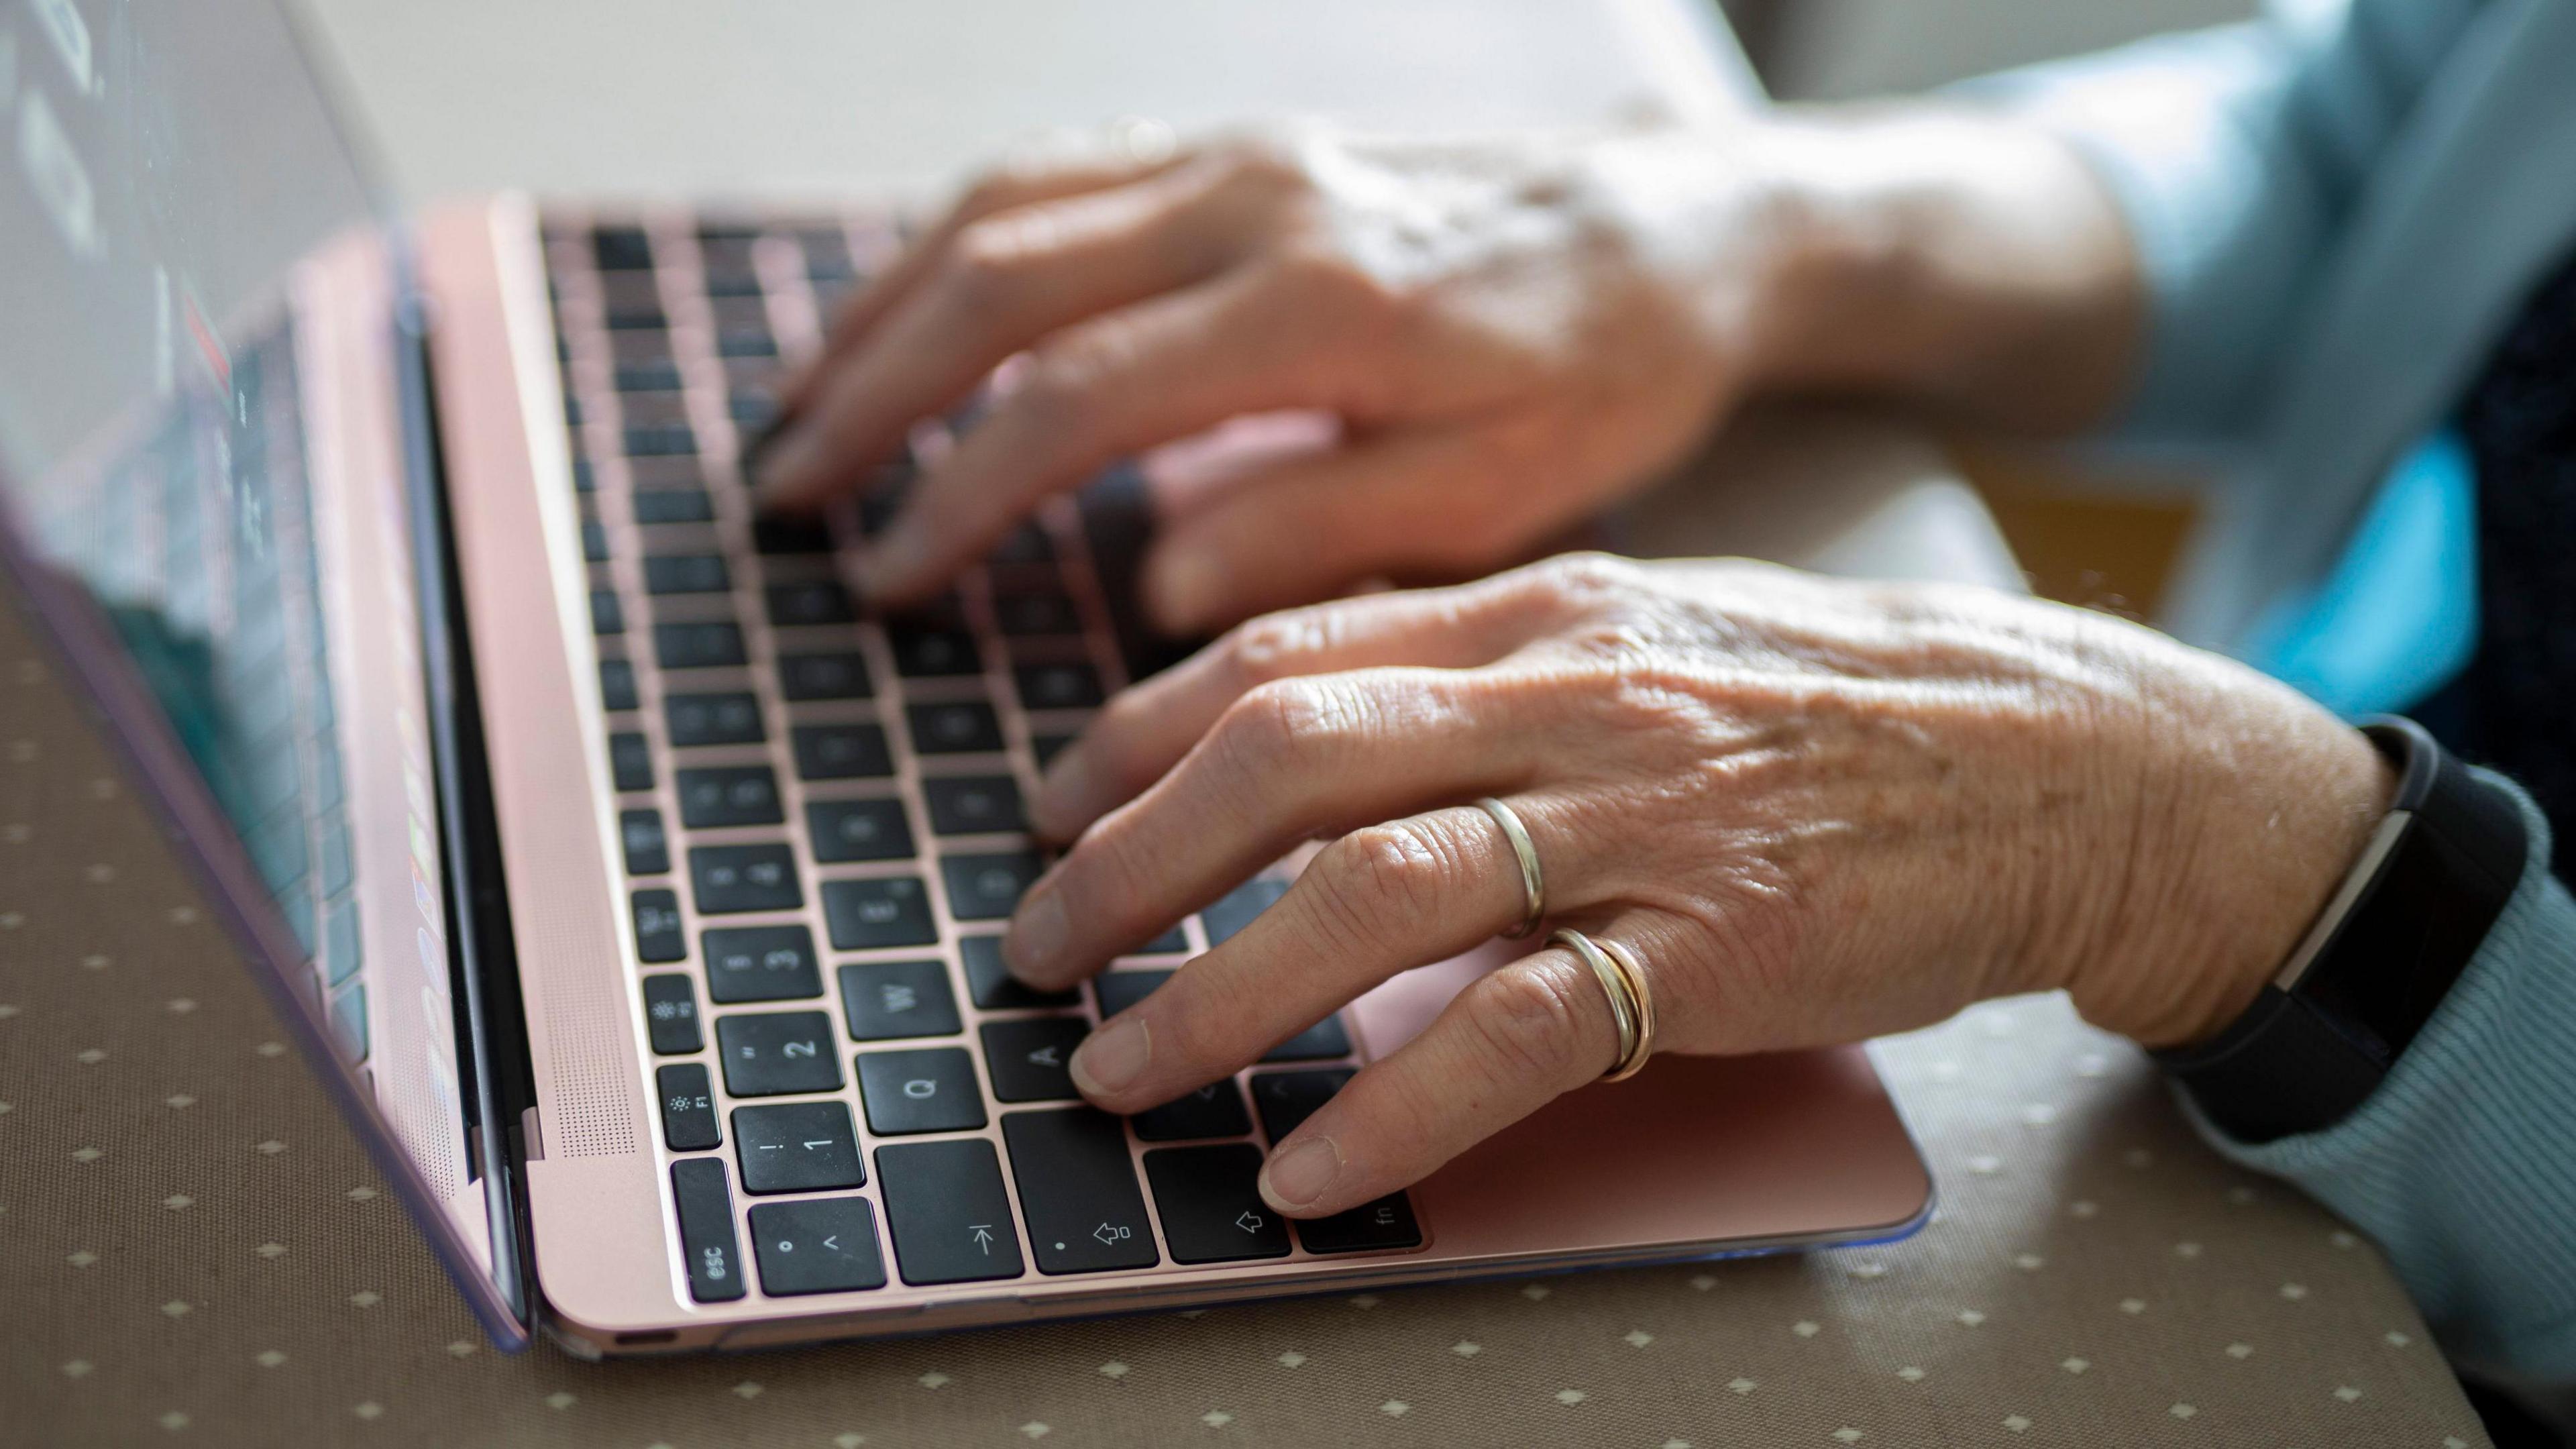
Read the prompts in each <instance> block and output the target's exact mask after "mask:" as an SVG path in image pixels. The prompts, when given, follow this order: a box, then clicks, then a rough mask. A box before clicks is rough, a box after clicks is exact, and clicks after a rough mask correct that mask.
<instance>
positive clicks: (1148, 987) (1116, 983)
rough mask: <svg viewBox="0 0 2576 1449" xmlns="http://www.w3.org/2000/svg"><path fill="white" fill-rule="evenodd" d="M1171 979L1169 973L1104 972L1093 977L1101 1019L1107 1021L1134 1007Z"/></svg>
mask: <svg viewBox="0 0 2576 1449" xmlns="http://www.w3.org/2000/svg"><path fill="white" fill-rule="evenodd" d="M1171 979H1172V973H1171V972H1169V971H1103V972H1101V973H1100V974H1099V975H1097V976H1094V977H1092V978H1091V994H1092V995H1093V996H1095V997H1097V998H1098V999H1099V1001H1100V1019H1101V1020H1103V1021H1107V1020H1108V1019H1109V1018H1111V1017H1113V1016H1116V1015H1117V1014H1118V1013H1120V1012H1122V1011H1125V1010H1126V1009H1127V1008H1129V1007H1131V1006H1134V1005H1135V1004H1136V1003H1137V1002H1140V1001H1142V1000H1144V999H1145V998H1146V997H1148V996H1151V995H1153V994H1154V990H1155V988H1157V987H1159V986H1161V985H1162V984H1163V983H1164V982H1166V981H1169V980H1171Z"/></svg>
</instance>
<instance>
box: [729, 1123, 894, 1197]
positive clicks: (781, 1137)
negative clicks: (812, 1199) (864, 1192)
mask: <svg viewBox="0 0 2576 1449" xmlns="http://www.w3.org/2000/svg"><path fill="white" fill-rule="evenodd" d="M733 1155H734V1161H736V1162H737V1163H739V1164H740V1165H741V1167H742V1190H743V1191H744V1192H764V1193H765V1192H824V1191H828V1190H829V1189H832V1188H836V1187H858V1186H861V1185H862V1184H864V1183H866V1181H867V1180H868V1174H867V1169H866V1168H865V1167H863V1166H861V1165H860V1161H859V1138H858V1134H857V1133H855V1132H853V1131H851V1130H850V1109H849V1108H848V1107H847V1106H846V1105H844V1104H842V1103H839V1102H778V1103H773V1104H771V1105H768V1106H763V1107H736V1108H734V1109H733Z"/></svg>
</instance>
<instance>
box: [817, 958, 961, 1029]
mask: <svg viewBox="0 0 2576 1449" xmlns="http://www.w3.org/2000/svg"><path fill="white" fill-rule="evenodd" d="M841 1011H842V1014H843V1015H844V1016H846V1017H848V1018H849V1026H850V1039H851V1040H852V1041H894V1040H897V1039H899V1038H903V1037H912V1036H953V1035H955V1034H956V1033H957V1031H958V1029H959V1027H958V1021H957V998H956V996H954V995H953V994H951V993H950V991H949V990H948V968H947V967H946V966H944V965H942V964H940V963H939V962H937V961H877V962H872V963H870V964H868V965H864V966H844V967H842V968H841Z"/></svg>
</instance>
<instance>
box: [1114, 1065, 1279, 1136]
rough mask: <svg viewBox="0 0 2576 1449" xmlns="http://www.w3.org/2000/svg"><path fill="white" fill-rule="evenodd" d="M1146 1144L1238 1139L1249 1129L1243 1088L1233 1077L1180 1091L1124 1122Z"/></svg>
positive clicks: (1250, 1120)
mask: <svg viewBox="0 0 2576 1449" xmlns="http://www.w3.org/2000/svg"><path fill="white" fill-rule="evenodd" d="M1127 1120H1128V1121H1129V1122H1131V1123H1133V1124H1135V1128H1136V1135H1137V1136H1138V1137H1140V1138H1143V1139H1144V1140H1145V1141H1147V1142H1188V1141H1192V1140H1194V1139H1197V1138H1200V1137H1240V1136H1242V1135H1243V1134H1245V1133H1247V1132H1249V1131H1251V1130H1252V1117H1251V1114H1249V1113H1247V1112H1245V1111H1244V1110H1243V1089H1242V1088H1240V1087H1238V1086H1236V1085H1235V1084H1234V1078H1232V1077H1225V1078H1222V1079H1220V1080H1218V1081H1213V1082H1210V1083H1208V1084H1207V1085H1206V1086H1204V1087H1201V1088H1199V1089H1198V1090H1197V1091H1195V1092H1183V1093H1182V1094H1181V1095H1179V1096H1177V1097H1174V1098H1173V1099H1172V1100H1170V1101H1168V1102H1165V1103H1164V1104H1163V1105H1161V1106H1159V1107H1148V1108H1146V1109H1145V1110H1144V1111H1142V1112H1139V1113H1137V1114H1136V1115H1135V1116H1133V1117H1130V1118H1128V1119H1127Z"/></svg>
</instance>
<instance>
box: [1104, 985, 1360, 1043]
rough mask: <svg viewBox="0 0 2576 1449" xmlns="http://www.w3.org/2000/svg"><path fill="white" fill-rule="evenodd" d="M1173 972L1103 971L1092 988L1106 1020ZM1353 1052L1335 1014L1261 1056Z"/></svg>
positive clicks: (1141, 997) (1340, 1021)
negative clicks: (1098, 999)
mask: <svg viewBox="0 0 2576 1449" xmlns="http://www.w3.org/2000/svg"><path fill="white" fill-rule="evenodd" d="M1171 975H1172V973H1171V972H1169V971H1103V972H1101V973H1100V974H1099V975H1097V976H1095V977H1093V978H1091V989H1092V990H1093V991H1095V992H1097V993H1098V994H1099V996H1100V1014H1101V1016H1102V1017H1103V1018H1104V1019H1105V1018H1107V1017H1110V1016H1113V1015H1116V1014H1117V1013H1119V1012H1122V1011H1125V1010H1126V1009H1127V1008H1129V1007H1131V1006H1134V1005H1135V1004H1136V1003H1137V1002H1139V1001H1142V1000H1144V999H1145V997H1146V995H1147V994H1148V993H1150V992H1152V991H1153V990H1154V988H1155V987H1158V986H1160V985H1162V984H1163V983H1164V982H1165V981H1167V980H1169V979H1171ZM1350 1054H1351V1037H1350V1033H1349V1032H1348V1031H1347V1030H1345V1029H1344V1028H1343V1026H1342V1019H1341V1017H1340V1016H1338V1015H1335V1016H1328V1017H1325V1018H1324V1019H1323V1020H1322V1021H1319V1022H1316V1023H1315V1024H1314V1025H1313V1026H1310V1027H1308V1028H1306V1029H1305V1030H1304V1031H1301V1032H1299V1033H1297V1034H1296V1035H1295V1036H1292V1037H1290V1038H1288V1039H1287V1040H1286V1041H1283V1042H1281V1043H1279V1044H1278V1045H1277V1046H1274V1047H1272V1048H1271V1049H1270V1050H1269V1052H1268V1053H1266V1054H1265V1055H1264V1056H1263V1057H1262V1058H1261V1059H1262V1060H1263V1061H1265V1062H1321V1061H1332V1060H1335V1059H1336V1058H1340V1057H1346V1056H1349V1055H1350Z"/></svg>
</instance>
